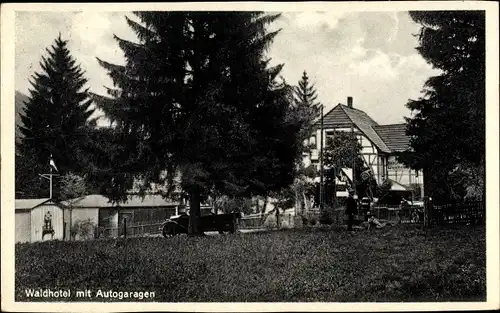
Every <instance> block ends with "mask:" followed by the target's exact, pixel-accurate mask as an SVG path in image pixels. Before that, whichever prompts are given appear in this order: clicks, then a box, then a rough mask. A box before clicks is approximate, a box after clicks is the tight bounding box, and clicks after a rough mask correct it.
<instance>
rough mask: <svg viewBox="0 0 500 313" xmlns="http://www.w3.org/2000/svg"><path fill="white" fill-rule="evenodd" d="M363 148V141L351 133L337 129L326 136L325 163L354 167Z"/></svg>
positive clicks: (339, 166) (338, 166) (332, 165)
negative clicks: (360, 141)
mask: <svg viewBox="0 0 500 313" xmlns="http://www.w3.org/2000/svg"><path fill="white" fill-rule="evenodd" d="M361 149H362V147H361V143H359V141H358V140H356V138H355V137H353V136H352V134H351V133H349V132H342V131H335V132H334V133H333V134H332V135H329V136H327V137H326V144H325V148H324V151H323V163H324V164H325V166H327V167H335V168H345V167H347V168H352V164H353V162H354V161H355V160H356V162H358V159H360V158H361V156H360V153H361ZM361 162H362V159H361Z"/></svg>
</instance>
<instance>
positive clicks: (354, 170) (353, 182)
mask: <svg viewBox="0 0 500 313" xmlns="http://www.w3.org/2000/svg"><path fill="white" fill-rule="evenodd" d="M351 135H352V137H353V139H355V140H356V141H355V142H354V141H353V145H352V155H353V159H352V187H353V190H354V194H355V195H357V194H358V192H357V190H356V189H357V188H356V158H357V157H358V156H357V155H356V144H357V143H358V142H357V141H358V139H357V138H356V136H354V125H353V122H351Z"/></svg>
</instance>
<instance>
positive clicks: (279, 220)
mask: <svg viewBox="0 0 500 313" xmlns="http://www.w3.org/2000/svg"><path fill="white" fill-rule="evenodd" d="M276 228H278V229H280V228H281V219H280V209H279V208H278V207H276Z"/></svg>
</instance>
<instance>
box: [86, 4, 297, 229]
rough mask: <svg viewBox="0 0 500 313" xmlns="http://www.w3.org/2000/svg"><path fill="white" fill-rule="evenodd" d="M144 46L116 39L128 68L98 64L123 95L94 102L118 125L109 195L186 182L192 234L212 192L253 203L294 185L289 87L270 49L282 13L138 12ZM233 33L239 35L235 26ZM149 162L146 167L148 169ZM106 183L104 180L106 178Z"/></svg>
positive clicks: (111, 91) (294, 147)
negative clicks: (272, 61)
mask: <svg viewBox="0 0 500 313" xmlns="http://www.w3.org/2000/svg"><path fill="white" fill-rule="evenodd" d="M135 16H136V18H138V20H139V21H135V20H132V19H130V18H127V22H128V24H129V26H130V27H131V28H132V29H133V30H134V31H135V33H136V35H137V37H138V43H134V42H130V41H126V40H123V39H121V38H118V37H116V36H115V39H116V40H117V41H118V45H119V46H120V48H121V49H122V51H123V52H124V53H125V57H126V63H125V65H114V64H110V63H108V62H105V61H103V60H99V63H100V64H101V65H102V66H103V67H104V68H105V69H106V70H107V71H108V73H109V75H110V77H111V78H112V79H113V82H114V86H115V88H109V90H108V93H109V96H110V97H104V96H97V95H96V97H95V99H96V102H97V104H98V105H99V107H101V109H103V111H104V112H105V113H106V116H107V117H108V118H109V119H110V120H111V121H113V122H114V126H113V128H114V131H115V132H116V136H115V137H116V138H117V139H116V140H115V143H116V150H114V151H113V153H112V154H111V157H110V159H111V161H109V162H110V163H112V164H115V166H117V167H118V168H117V169H116V172H115V173H113V175H108V176H107V183H108V186H110V187H109V190H110V191H111V192H110V197H111V198H112V199H114V200H116V199H119V198H123V197H124V196H125V194H126V192H127V190H129V189H130V188H131V187H132V185H133V183H134V182H136V181H137V180H138V179H140V180H141V182H142V184H141V187H142V188H141V190H140V191H141V193H144V192H145V191H146V190H148V189H150V188H151V186H152V184H159V185H167V186H168V187H169V190H167V192H166V194H167V195H168V194H169V193H170V192H171V191H172V190H173V188H174V179H175V178H179V180H180V184H181V187H182V188H183V189H184V190H185V191H186V192H187V193H188V194H189V197H190V199H189V201H190V207H191V212H192V213H193V214H191V217H192V220H191V223H190V225H191V226H192V227H190V228H192V231H193V232H194V233H196V232H198V230H197V220H198V216H199V205H200V201H201V199H202V198H203V197H204V196H207V195H208V194H209V193H211V192H213V191H214V190H215V191H217V192H219V193H221V194H225V195H230V196H235V197H250V196H252V195H259V194H264V193H266V192H267V191H272V190H279V189H280V188H282V187H284V186H287V185H290V184H291V183H292V182H293V179H294V175H295V168H294V166H295V161H296V160H297V158H298V157H299V156H300V152H301V151H300V149H301V145H299V144H298V143H297V141H296V135H297V134H298V132H299V130H300V126H301V125H300V122H299V121H298V120H297V119H296V116H297V114H293V107H292V95H291V88H290V87H289V86H287V85H286V84H285V83H284V82H278V81H277V77H278V75H279V73H280V71H281V68H282V65H278V66H275V67H271V66H269V60H266V59H265V51H266V49H267V48H268V47H269V45H270V44H271V42H272V40H273V38H274V37H275V36H276V35H277V32H268V31H267V30H266V28H267V26H268V24H270V23H272V22H273V21H275V20H276V19H277V18H278V17H279V15H266V14H263V13H261V12H239V13H234V12H232V13H228V12H224V13H223V14H221V13H218V12H135ZM227 25H231V27H227ZM145 164H147V166H145ZM103 175H104V177H103V179H104V180H106V178H105V176H106V174H105V173H104V174H103Z"/></svg>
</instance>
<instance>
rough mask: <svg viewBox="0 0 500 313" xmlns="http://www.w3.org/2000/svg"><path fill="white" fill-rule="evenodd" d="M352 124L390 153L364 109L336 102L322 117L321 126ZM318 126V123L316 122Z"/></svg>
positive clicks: (374, 123)
mask: <svg viewBox="0 0 500 313" xmlns="http://www.w3.org/2000/svg"><path fill="white" fill-rule="evenodd" d="M351 124H354V125H355V126H356V127H357V128H358V129H359V130H360V131H361V132H362V133H363V134H364V135H365V136H366V137H367V138H368V139H369V140H370V141H371V142H372V143H373V144H374V145H375V146H376V147H377V148H378V149H379V150H380V151H382V152H385V153H390V152H391V149H390V148H389V147H388V146H387V145H386V143H385V142H384V141H383V140H382V138H380V136H379V135H378V133H377V132H376V131H375V129H374V127H376V126H378V124H377V122H375V121H374V120H373V119H372V118H371V117H370V116H368V114H366V113H365V112H364V111H361V110H358V109H355V108H350V107H348V106H346V105H343V104H340V103H339V104H338V105H337V106H336V107H334V108H333V109H332V110H330V111H329V112H328V113H327V114H325V116H324V117H323V128H344V127H350V126H351ZM316 127H317V128H319V127H321V126H320V123H319V122H317V123H316Z"/></svg>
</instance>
